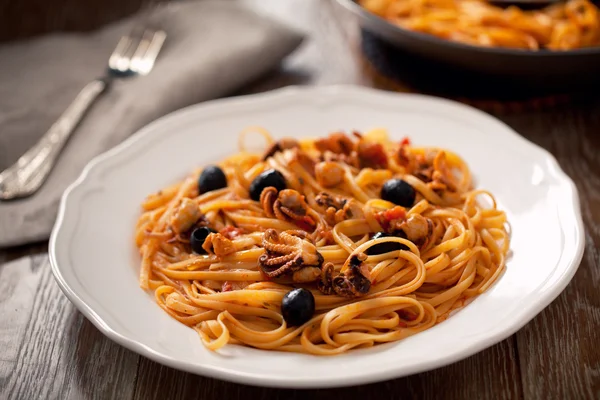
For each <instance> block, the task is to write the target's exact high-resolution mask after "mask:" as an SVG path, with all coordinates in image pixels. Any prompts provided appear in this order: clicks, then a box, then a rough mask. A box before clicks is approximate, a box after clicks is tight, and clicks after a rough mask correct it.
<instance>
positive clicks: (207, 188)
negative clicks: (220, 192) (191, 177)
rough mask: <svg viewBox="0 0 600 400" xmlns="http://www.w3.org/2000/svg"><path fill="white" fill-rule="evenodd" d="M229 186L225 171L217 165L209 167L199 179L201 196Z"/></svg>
mask: <svg viewBox="0 0 600 400" xmlns="http://www.w3.org/2000/svg"><path fill="white" fill-rule="evenodd" d="M226 186H227V177H226V176H225V173H224V172H223V170H222V169H221V168H219V167H217V166H216V165H208V166H207V167H206V168H204V170H203V171H202V173H201V174H200V178H198V190H199V191H200V194H202V193H206V192H211V191H213V190H217V189H222V188H224V187H226Z"/></svg>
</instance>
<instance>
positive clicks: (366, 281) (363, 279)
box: [317, 253, 371, 297]
mask: <svg viewBox="0 0 600 400" xmlns="http://www.w3.org/2000/svg"><path fill="white" fill-rule="evenodd" d="M366 259H367V255H366V254H364V253H359V254H353V255H351V256H350V257H349V258H348V259H347V260H346V262H345V263H344V265H343V266H342V269H341V270H340V272H339V273H337V275H335V276H334V274H335V272H334V269H333V264H332V263H327V264H325V265H324V266H323V271H322V272H321V280H320V281H319V282H318V283H317V287H318V289H319V290H320V291H321V292H323V293H324V294H334V293H335V294H337V295H338V296H342V297H358V296H362V295H364V294H366V293H368V292H369V289H371V279H370V274H369V269H368V268H367V266H366V265H365V264H364V261H365V260H366Z"/></svg>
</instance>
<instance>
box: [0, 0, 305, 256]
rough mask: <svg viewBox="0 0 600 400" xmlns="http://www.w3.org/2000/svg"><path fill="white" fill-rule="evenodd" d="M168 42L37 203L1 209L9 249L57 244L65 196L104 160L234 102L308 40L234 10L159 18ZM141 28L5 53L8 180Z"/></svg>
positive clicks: (77, 140)
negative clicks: (186, 114) (164, 124)
mask: <svg viewBox="0 0 600 400" xmlns="http://www.w3.org/2000/svg"><path fill="white" fill-rule="evenodd" d="M150 18H151V20H154V21H158V23H159V24H160V26H161V28H162V29H163V30H165V31H166V33H167V35H168V36H167V40H166V42H165V45H164V47H163V49H162V51H161V53H160V55H159V57H158V59H157V61H156V64H155V66H154V69H153V70H152V72H150V74H149V75H147V76H144V77H132V78H125V79H120V80H117V81H115V82H114V84H113V86H112V87H111V88H110V89H109V90H108V91H107V92H106V93H104V94H103V95H101V97H100V98H99V99H98V100H97V102H96V103H95V104H94V105H93V106H92V108H91V109H90V111H89V113H88V114H87V115H86V116H85V118H84V120H83V121H82V122H81V124H80V125H79V127H78V128H77V131H76V132H75V133H74V134H73V136H72V137H71V139H70V141H69V142H68V144H67V145H66V147H65V149H64V150H63V153H62V154H61V156H60V158H59V161H58V163H57V164H56V167H55V168H54V170H53V171H52V173H51V175H50V176H49V178H48V181H47V182H46V183H45V184H44V186H43V187H42V188H41V189H40V191H39V192H38V193H36V194H35V195H34V196H32V197H29V198H26V199H20V200H13V201H8V202H2V201H0V248H1V247H7V246H12V245H19V244H24V243H28V242H33V241H39V240H44V239H47V238H48V236H49V233H50V231H51V229H52V225H53V224H54V220H55V218H56V211H57V206H58V201H59V199H60V195H61V194H62V192H63V191H64V190H65V188H66V187H67V186H68V185H69V184H70V183H71V182H72V181H74V180H75V179H76V178H77V176H78V175H79V174H80V173H81V170H82V169H83V167H84V166H85V164H86V163H87V162H88V161H89V160H90V159H91V158H92V157H94V156H95V155H97V154H99V153H102V152H103V151H105V150H107V149H109V148H111V147H113V146H114V145H116V144H118V143H119V142H121V141H122V140H123V139H125V138H126V137H127V136H129V135H130V134H132V133H133V132H135V131H136V130H138V129H139V128H141V127H142V126H144V125H146V124H147V123H149V122H151V121H152V120H154V119H156V118H158V117H160V116H162V115H164V114H166V113H169V112H171V111H174V110H176V109H178V108H181V107H184V106H186V105H189V104H193V103H196V102H199V101H202V100H207V99H211V98H215V97H218V96H221V95H224V94H228V93H231V92H232V91H233V90H235V89H236V88H239V87H240V86H242V85H244V84H246V83H248V82H249V81H250V80H252V79H255V78H257V77H258V76H260V75H261V74H264V73H265V72H267V71H269V70H270V69H272V68H274V67H275V66H276V65H277V64H278V63H279V62H280V61H281V59H282V58H283V57H285V56H286V55H287V54H289V53H290V52H292V51H293V50H294V49H295V48H296V47H297V46H298V45H299V44H300V42H301V40H302V37H301V35H300V34H299V33H297V32H295V31H293V30H290V29H288V28H287V27H285V26H283V25H281V24H279V23H278V22H276V21H273V20H270V19H268V18H266V17H264V16H260V15H258V14H256V13H254V12H252V11H251V10H248V9H246V8H244V7H243V6H242V5H240V4H237V3H235V2H228V1H225V2H224V1H199V2H183V3H171V4H169V5H166V6H163V7H161V8H157V9H156V10H154V11H153V12H152V16H151V17H150ZM135 21H136V18H135V16H134V17H133V18H130V19H127V20H125V21H121V22H118V23H115V24H113V25H110V26H107V27H106V28H103V29H102V30H100V31H97V32H93V33H91V34H53V35H50V36H45V37H41V38H38V39H34V40H30V41H25V42H19V43H12V44H8V45H5V46H4V47H0V171H1V170H3V169H5V168H6V167H8V166H10V165H11V164H12V163H14V162H15V161H16V160H17V159H18V157H19V156H20V155H21V154H23V153H24V152H25V151H26V150H27V149H28V148H29V147H30V146H32V145H33V144H34V143H35V142H36V141H37V139H39V138H40V136H42V135H43V134H44V133H45V132H46V130H47V129H48V128H49V127H50V126H51V125H52V123H53V122H54V121H55V120H56V119H57V118H58V117H59V116H60V114H61V113H62V112H63V111H64V110H65V109H66V108H67V106H68V105H69V103H70V102H71V101H72V100H73V99H74V98H75V96H76V95H77V93H78V92H79V90H80V89H81V88H83V86H84V85H85V84H86V83H87V82H89V81H90V80H92V79H93V78H96V77H98V76H100V75H102V73H103V71H104V68H105V67H106V63H107V60H108V56H109V55H110V53H111V52H112V50H113V48H114V47H115V45H116V43H117V41H118V39H119V37H120V36H121V35H123V34H126V33H128V32H129V31H130V29H131V27H132V26H133V24H134V23H135Z"/></svg>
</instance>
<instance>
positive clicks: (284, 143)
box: [262, 138, 300, 161]
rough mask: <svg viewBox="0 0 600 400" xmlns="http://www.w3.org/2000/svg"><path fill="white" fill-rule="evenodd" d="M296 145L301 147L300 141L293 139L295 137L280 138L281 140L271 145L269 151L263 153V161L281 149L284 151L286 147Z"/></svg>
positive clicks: (294, 146)
mask: <svg viewBox="0 0 600 400" xmlns="http://www.w3.org/2000/svg"><path fill="white" fill-rule="evenodd" d="M296 147H300V143H298V141H297V140H296V139H293V138H283V139H280V140H278V141H276V142H274V143H273V144H272V145H271V146H269V148H268V149H267V151H265V154H263V156H262V161H265V160H266V159H267V158H269V157H272V156H274V155H275V153H277V152H280V151H283V150H286V149H293V148H296Z"/></svg>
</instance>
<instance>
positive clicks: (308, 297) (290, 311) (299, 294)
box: [281, 288, 315, 326]
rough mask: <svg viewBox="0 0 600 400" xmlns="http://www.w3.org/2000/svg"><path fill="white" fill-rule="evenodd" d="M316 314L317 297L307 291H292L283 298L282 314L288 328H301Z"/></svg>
mask: <svg viewBox="0 0 600 400" xmlns="http://www.w3.org/2000/svg"><path fill="white" fill-rule="evenodd" d="M314 313H315V297H314V296H313V294H312V293H311V292H310V290H307V289H302V288H300V289H294V290H290V291H289V292H287V293H286V294H285V296H283V301H282V302H281V314H282V315H283V319H284V320H285V322H286V323H287V325H288V326H300V325H302V324H304V323H305V322H307V321H308V320H310V319H311V318H312V316H313V315H314Z"/></svg>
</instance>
